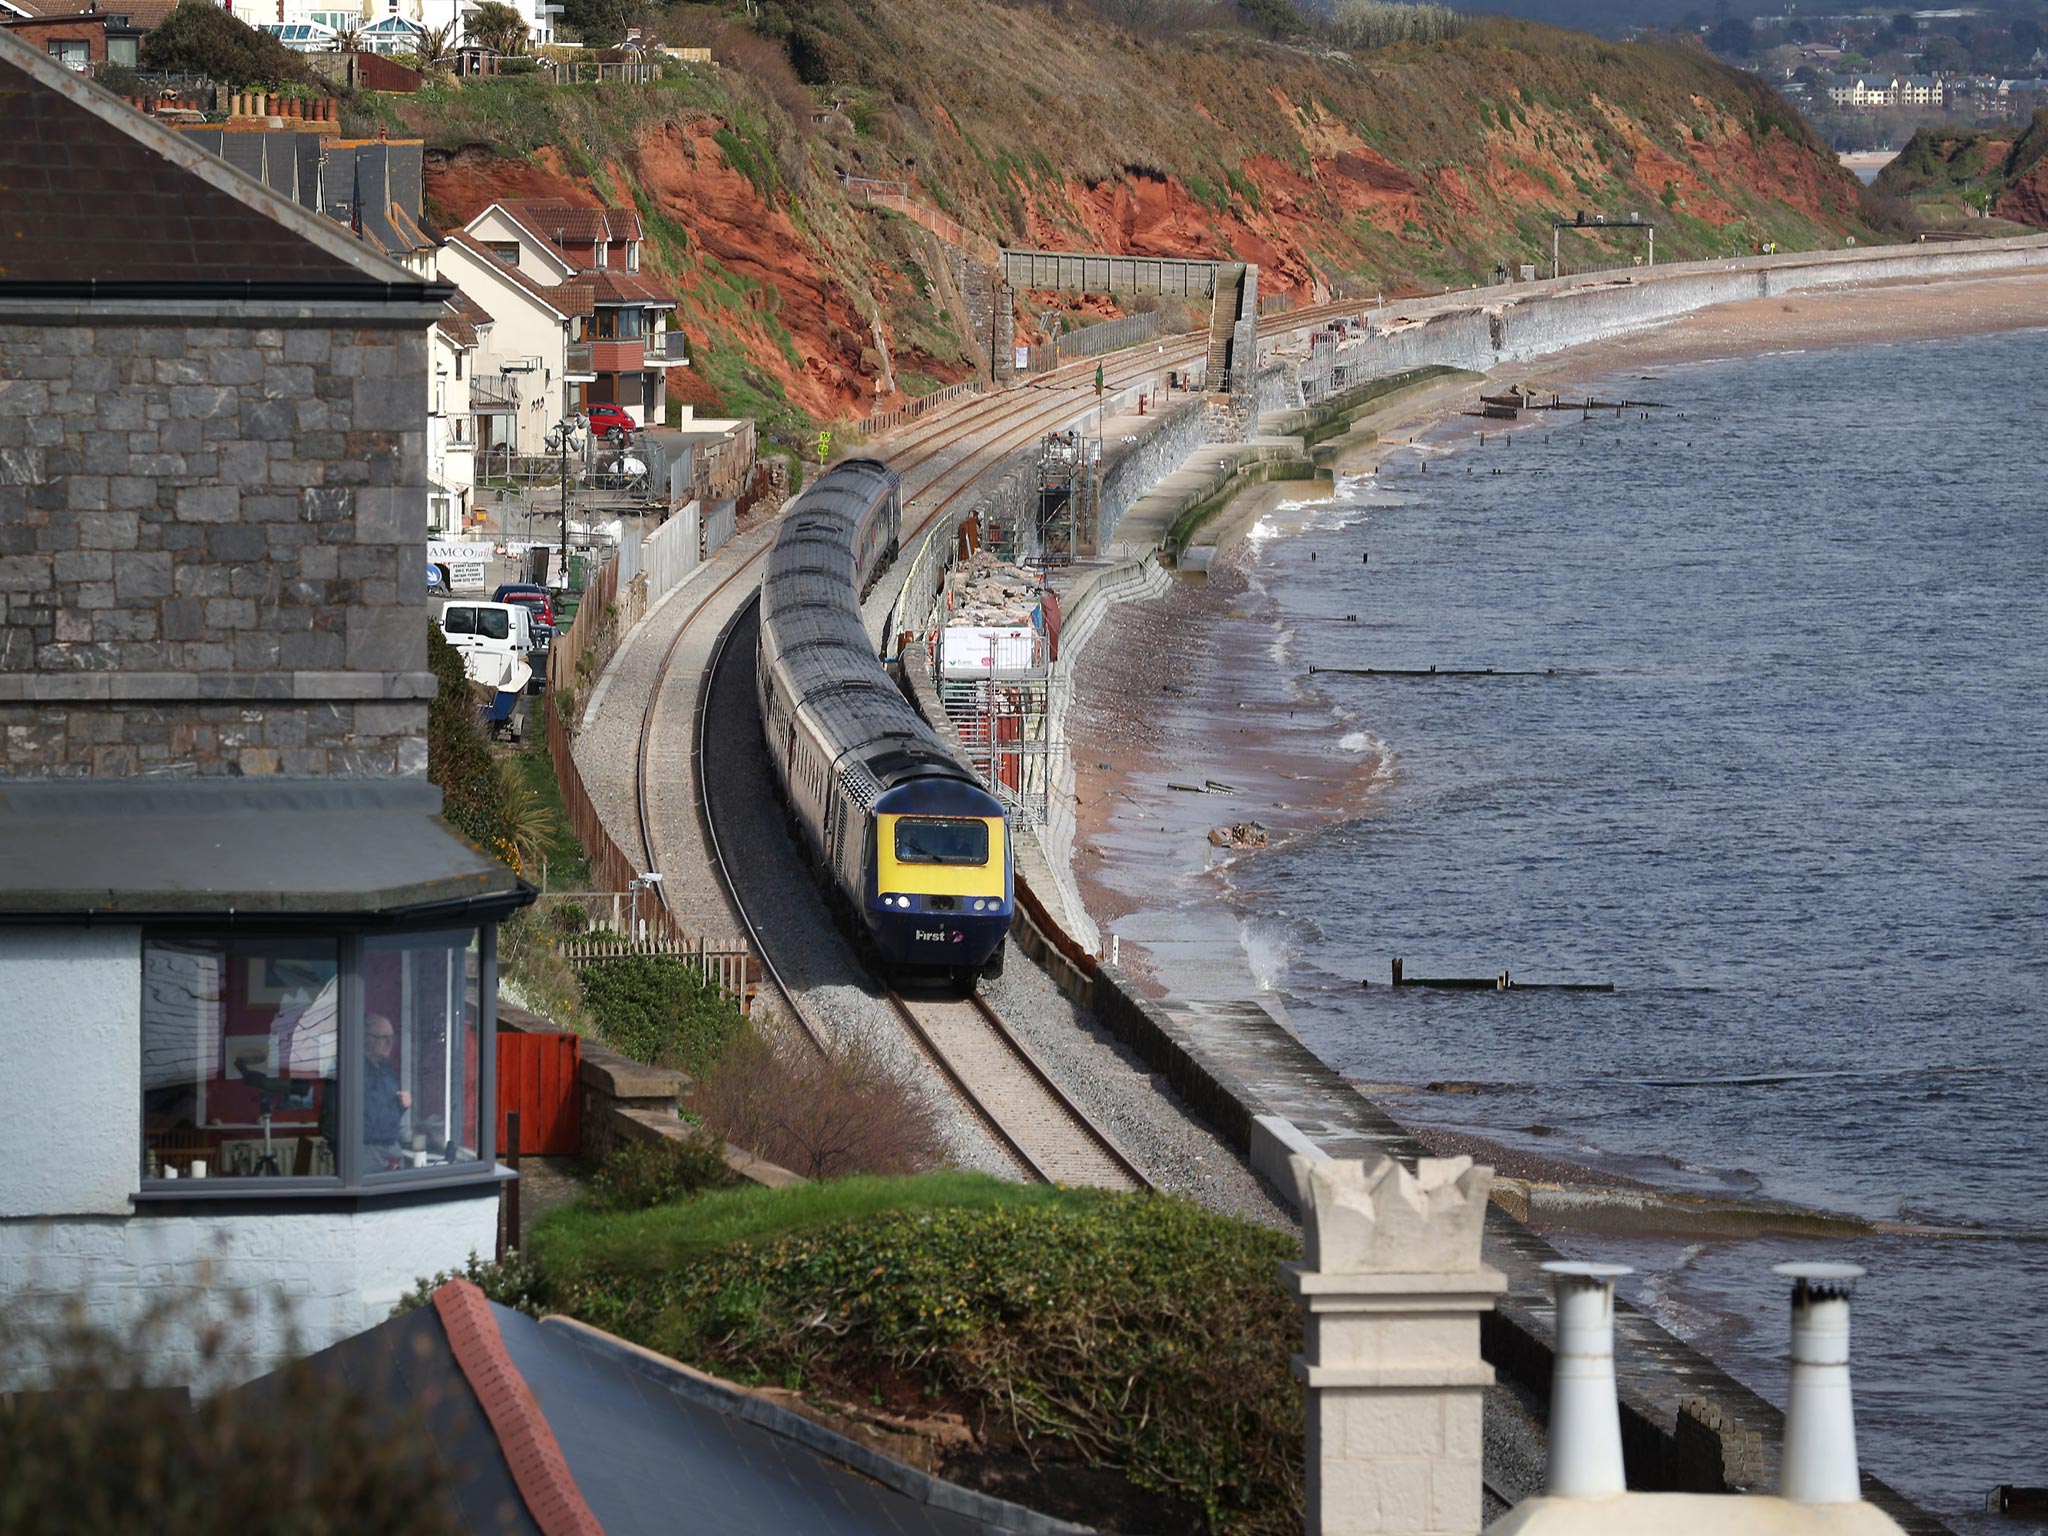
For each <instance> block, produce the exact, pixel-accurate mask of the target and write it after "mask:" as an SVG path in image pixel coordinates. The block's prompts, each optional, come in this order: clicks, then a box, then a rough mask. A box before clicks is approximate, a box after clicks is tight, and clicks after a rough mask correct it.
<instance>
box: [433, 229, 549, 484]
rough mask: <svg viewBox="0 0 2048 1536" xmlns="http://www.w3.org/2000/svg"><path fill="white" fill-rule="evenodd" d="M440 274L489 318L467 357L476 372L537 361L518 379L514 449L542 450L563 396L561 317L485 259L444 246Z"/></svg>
mask: <svg viewBox="0 0 2048 1536" xmlns="http://www.w3.org/2000/svg"><path fill="white" fill-rule="evenodd" d="M440 275H441V276H442V277H444V278H447V279H448V280H449V281H450V282H452V283H454V284H456V285H457V286H458V287H460V288H461V289H462V291H463V292H464V293H467V294H468V295H469V296H470V297H471V298H473V299H475V300H476V302H477V303H479V304H481V305H482V306H483V307H484V308H485V309H486V310H487V311H489V312H490V316H491V329H490V334H489V337H488V339H487V340H486V341H485V342H484V344H483V345H481V346H479V347H478V349H477V352H476V356H475V357H474V358H473V359H472V361H473V362H474V364H475V366H476V368H477V370H478V371H479V372H480V373H484V374H486V375H490V376H496V375H497V374H498V373H499V371H500V368H499V364H500V363H501V362H502V361H503V360H504V359H506V358H515V357H538V358H539V359H540V360H541V361H540V366H539V367H538V368H536V369H534V370H533V371H532V372H531V373H521V374H519V375H517V377H518V380H519V413H518V415H517V416H516V417H515V418H514V419H515V420H516V421H517V422H518V424H519V437H518V441H519V451H520V452H521V453H532V454H537V453H540V452H542V451H544V448H545V440H546V438H547V433H548V428H549V427H551V426H553V425H554V424H555V423H556V422H557V421H559V420H561V419H562V416H563V415H564V414H565V412H566V407H567V403H568V395H567V392H566V390H565V388H564V386H563V383H562V376H563V375H564V374H565V373H566V372H567V371H568V368H567V363H568V351H567V348H568V341H569V333H568V327H567V324H566V323H565V322H564V320H563V318H562V316H560V315H559V314H557V313H556V312H555V311H554V310H553V309H551V308H549V307H548V306H547V305H546V304H544V303H542V302H541V301H540V300H539V299H538V298H536V297H535V296H534V295H533V294H531V293H528V292H527V291H526V290H525V289H524V288H522V287H520V286H519V284H518V283H517V282H516V281H514V280H513V279H512V278H511V277H510V276H509V275H508V274H507V273H506V271H505V269H504V268H503V267H501V266H499V265H498V263H497V262H496V261H494V260H492V259H491V258H490V257H488V256H478V255H475V254H474V253H472V252H470V251H468V250H465V249H464V248H463V247H462V246H459V245H456V244H454V243H453V242H450V243H449V244H447V245H444V246H442V247H441V251H440Z"/></svg>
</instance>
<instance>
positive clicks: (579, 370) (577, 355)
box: [562, 341, 597, 379]
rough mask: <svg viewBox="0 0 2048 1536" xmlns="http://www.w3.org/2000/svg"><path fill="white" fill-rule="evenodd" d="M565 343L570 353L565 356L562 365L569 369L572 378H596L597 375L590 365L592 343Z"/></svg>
mask: <svg viewBox="0 0 2048 1536" xmlns="http://www.w3.org/2000/svg"><path fill="white" fill-rule="evenodd" d="M565 345H566V346H567V348H568V355H567V356H566V357H564V358H563V360H562V366H563V368H564V369H565V370H566V371H567V373H568V375H569V377H570V378H572V379H574V378H585V379H594V378H596V377H597V375H596V373H595V372H593V371H592V369H591V365H590V343H589V342H587V341H572V342H568V343H565Z"/></svg>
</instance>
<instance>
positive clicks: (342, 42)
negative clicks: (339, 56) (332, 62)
mask: <svg viewBox="0 0 2048 1536" xmlns="http://www.w3.org/2000/svg"><path fill="white" fill-rule="evenodd" d="M362 46H363V28H362V24H361V23H360V22H354V21H345V22H343V23H342V24H341V25H340V26H338V27H336V28H335V29H334V51H335V52H336V53H355V52H357V51H358V50H359V49H361V47H362Z"/></svg>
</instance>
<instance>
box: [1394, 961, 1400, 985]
mask: <svg viewBox="0 0 2048 1536" xmlns="http://www.w3.org/2000/svg"><path fill="white" fill-rule="evenodd" d="M1394 985H1395V986H1397V987H1398V986H1399V985H1401V957H1400V956H1399V955H1396V956H1394Z"/></svg>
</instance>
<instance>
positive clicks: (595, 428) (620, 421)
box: [584, 405, 634, 443]
mask: <svg viewBox="0 0 2048 1536" xmlns="http://www.w3.org/2000/svg"><path fill="white" fill-rule="evenodd" d="M584 418H585V419H586V420H587V421H589V423H590V435H591V436H592V437H608V438H610V439H611V440H612V441H613V442H615V443H623V442H628V441H630V440H631V438H632V436H633V432H634V427H633V418H632V417H630V416H628V415H627V414H626V413H625V411H624V410H622V409H621V408H620V407H618V406H616V405H593V406H589V407H586V408H585V410H584Z"/></svg>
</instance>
